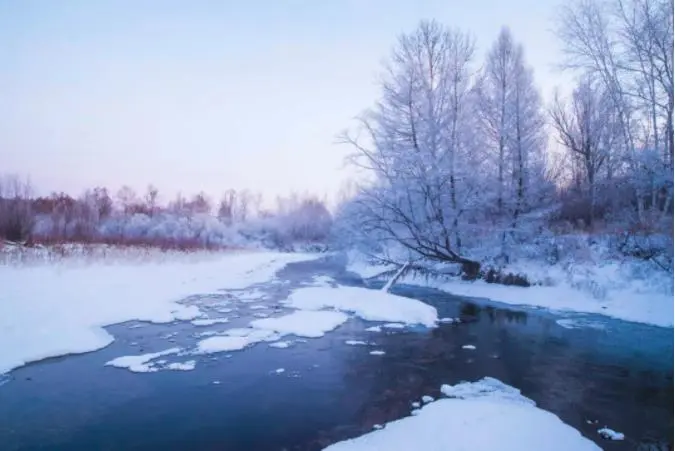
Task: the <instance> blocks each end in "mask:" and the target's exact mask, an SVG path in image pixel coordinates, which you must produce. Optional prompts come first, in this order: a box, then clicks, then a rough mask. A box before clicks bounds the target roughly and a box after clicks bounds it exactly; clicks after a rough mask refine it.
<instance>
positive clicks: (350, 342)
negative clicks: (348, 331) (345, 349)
mask: <svg viewBox="0 0 675 451" xmlns="http://www.w3.org/2000/svg"><path fill="white" fill-rule="evenodd" d="M345 344H346V345H350V346H364V345H367V344H368V343H366V342H365V341H361V340H347V341H345Z"/></svg>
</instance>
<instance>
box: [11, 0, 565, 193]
mask: <svg viewBox="0 0 675 451" xmlns="http://www.w3.org/2000/svg"><path fill="white" fill-rule="evenodd" d="M559 5H560V3H559V2H558V1H557V0H511V1H503V0H472V1H457V0H456V1H450V0H388V1H387V0H322V1H318V0H276V1H275V0H267V1H263V0H249V1H228V0H221V1H216V0H213V1H207V0H196V1H189V2H188V1H182V0H181V1H177V0H137V1H132V0H96V1H89V0H80V1H75V0H54V1H48V0H0V43H1V44H0V174H3V173H4V174H8V173H9V174H19V175H21V176H30V179H31V182H32V184H33V186H34V188H35V190H36V192H37V193H38V194H41V195H42V194H48V193H49V192H51V191H65V192H68V193H70V194H72V195H78V194H80V193H81V192H82V191H83V190H84V189H86V188H90V187H93V186H100V185H103V186H107V187H109V189H111V190H112V191H113V192H116V191H117V190H118V189H119V187H121V186H122V185H129V186H131V187H132V188H134V189H136V190H137V191H139V192H142V191H144V190H145V187H146V186H147V185H148V184H149V183H152V184H154V185H155V186H157V187H158V188H159V190H160V197H161V198H162V199H161V200H164V201H167V200H170V199H171V198H173V196H174V195H175V193H177V192H178V191H181V192H183V193H186V194H188V193H196V192H198V191H205V192H206V193H208V194H209V195H211V196H212V197H214V198H218V197H220V195H221V193H223V192H224V191H225V190H227V189H230V188H234V189H251V190H254V191H259V192H261V193H262V194H263V196H264V197H265V198H266V199H272V198H274V197H275V196H276V195H286V194H288V193H290V192H292V191H296V192H311V193H314V194H317V195H319V196H326V197H328V198H329V199H333V198H335V196H336V193H338V191H339V189H340V187H341V186H342V184H343V183H344V182H345V181H346V180H349V179H352V178H354V177H355V174H354V172H353V170H351V169H350V168H348V167H345V165H344V157H345V155H346V153H347V152H348V151H349V149H348V148H346V147H345V146H340V145H337V144H336V143H335V141H336V135H337V134H338V133H339V132H340V131H341V130H343V129H344V128H346V127H348V126H349V125H350V124H351V121H352V120H353V118H354V117H355V116H356V115H358V114H359V113H360V112H361V111H362V110H363V109H365V108H367V107H369V106H370V105H372V104H373V102H374V101H376V99H377V96H378V87H377V83H376V82H377V75H378V71H379V69H380V67H381V63H382V61H383V60H384V59H385V58H386V57H387V55H388V53H389V51H390V49H391V47H392V45H393V44H394V43H395V40H396V37H397V35H399V34H400V33H402V32H407V31H412V30H413V29H414V28H415V26H416V25H417V24H418V22H419V21H420V20H422V19H431V18H433V19H437V20H439V21H440V22H442V23H444V24H446V25H449V26H455V27H459V28H462V29H463V30H467V31H471V32H472V33H473V34H474V36H475V38H476V43H477V46H478V48H477V62H481V61H482V60H483V59H484V56H485V53H486V52H487V49H488V47H489V46H490V45H491V43H492V42H493V41H494V40H495V39H496V37H497V34H498V33H499V30H500V28H501V27H502V26H504V25H506V26H509V27H510V28H511V30H512V32H513V34H514V36H515V38H516V39H517V40H518V41H519V42H521V43H523V45H524V46H525V52H526V53H525V54H526V58H527V60H528V63H529V64H530V65H531V66H532V67H533V69H534V72H535V80H536V82H537V84H538V85H539V87H540V88H541V89H542V93H543V94H544V96H545V97H546V98H550V97H551V94H552V92H553V89H554V87H555V86H556V85H558V84H560V83H562V78H561V75H560V73H559V71H558V70H557V69H556V68H555V63H556V62H557V61H558V60H559V58H560V44H559V42H558V41H557V39H556V37H555V36H554V35H553V33H552V32H551V30H552V28H553V27H554V22H553V19H554V18H555V13H556V10H557V8H558V7H559Z"/></svg>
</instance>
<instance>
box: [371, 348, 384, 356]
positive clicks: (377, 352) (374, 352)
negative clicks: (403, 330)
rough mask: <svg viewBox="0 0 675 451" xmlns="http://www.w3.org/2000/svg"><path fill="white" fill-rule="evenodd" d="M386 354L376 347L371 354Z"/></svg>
mask: <svg viewBox="0 0 675 451" xmlns="http://www.w3.org/2000/svg"><path fill="white" fill-rule="evenodd" d="M384 354H385V352H384V351H381V350H378V349H376V350H375V351H370V355H384Z"/></svg>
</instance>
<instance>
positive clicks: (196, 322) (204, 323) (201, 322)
mask: <svg viewBox="0 0 675 451" xmlns="http://www.w3.org/2000/svg"><path fill="white" fill-rule="evenodd" d="M229 321H230V320H229V319H227V318H213V319H195V320H192V321H191V322H192V324H194V325H195V326H212V325H214V324H222V323H227V322H229Z"/></svg>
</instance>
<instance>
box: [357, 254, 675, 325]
mask: <svg viewBox="0 0 675 451" xmlns="http://www.w3.org/2000/svg"><path fill="white" fill-rule="evenodd" d="M347 269H348V270H349V271H351V272H354V273H356V274H358V275H360V276H361V277H363V278H364V279H367V278H370V277H373V276H375V275H377V274H378V273H381V272H382V271H385V270H388V269H389V270H390V269H393V267H384V266H373V265H369V264H368V263H366V262H365V260H364V259H363V258H362V257H359V256H358V255H355V254H352V255H350V262H349V264H348V267H347ZM507 271H512V272H514V273H516V274H517V273H520V274H525V275H527V276H528V279H529V280H533V281H544V282H545V284H542V285H536V286H531V287H527V288H524V287H518V286H505V285H500V284H492V283H486V282H484V281H481V280H478V281H473V282H469V281H463V280H461V279H460V278H459V277H446V278H442V279H433V278H426V277H419V276H417V277H416V276H414V275H408V276H406V277H404V278H402V279H401V280H399V282H398V283H406V284H410V285H418V286H426V287H431V288H436V289H439V290H442V291H445V292H447V293H450V294H454V295H457V296H467V297H475V298H487V299H491V300H493V301H497V302H503V303H506V304H512V305H527V306H536V307H543V308H547V309H551V310H558V311H574V312H582V313H597V314H601V315H606V316H611V317H614V318H618V319H621V320H625V321H634V322H639V323H645V324H652V325H656V326H661V327H673V291H672V290H673V288H672V287H673V278H672V274H667V273H666V272H665V271H660V270H654V271H653V272H651V273H650V274H648V275H643V276H642V277H636V276H635V275H634V274H633V273H634V271H633V268H631V267H630V266H629V265H621V264H619V263H617V262H606V263H604V264H602V265H577V266H576V267H574V268H568V269H563V268H561V267H560V266H551V265H546V264H535V263H530V264H520V265H518V266H516V265H513V267H510V268H508V269H507Z"/></svg>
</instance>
